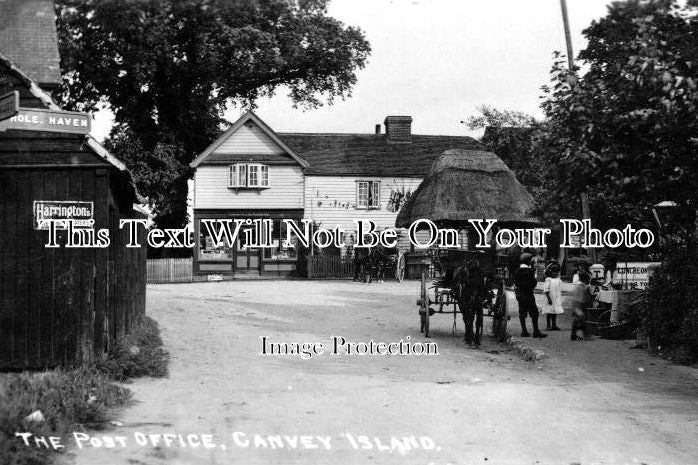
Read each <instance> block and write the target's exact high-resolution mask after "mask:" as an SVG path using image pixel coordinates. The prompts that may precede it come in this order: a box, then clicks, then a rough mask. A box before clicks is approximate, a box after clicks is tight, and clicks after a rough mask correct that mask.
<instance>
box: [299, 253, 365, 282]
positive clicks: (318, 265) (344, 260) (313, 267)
mask: <svg viewBox="0 0 698 465" xmlns="http://www.w3.org/2000/svg"><path fill="white" fill-rule="evenodd" d="M306 259H307V262H308V269H307V271H308V278H309V279H346V278H353V277H354V259H353V258H352V257H350V256H345V257H340V256H339V255H308V256H307V257H306Z"/></svg>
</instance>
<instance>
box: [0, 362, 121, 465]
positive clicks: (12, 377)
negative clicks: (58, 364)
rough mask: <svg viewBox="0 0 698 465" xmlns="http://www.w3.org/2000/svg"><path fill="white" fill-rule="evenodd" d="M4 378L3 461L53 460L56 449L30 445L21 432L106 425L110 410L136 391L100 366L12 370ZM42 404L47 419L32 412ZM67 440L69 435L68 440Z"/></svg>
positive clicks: (31, 464)
mask: <svg viewBox="0 0 698 465" xmlns="http://www.w3.org/2000/svg"><path fill="white" fill-rule="evenodd" d="M2 380H3V382H2V383H0V463H2V464H12V465H25V464H26V465H41V464H45V463H49V462H50V461H51V460H50V459H51V454H52V452H53V451H52V450H49V449H45V448H42V449H39V448H36V447H33V446H32V447H27V446H25V445H24V444H23V442H22V440H21V439H20V438H16V437H15V433H18V432H31V433H33V434H35V435H40V436H49V435H51V436H62V437H64V436H66V435H67V434H70V433H72V431H73V430H75V429H82V428H100V427H102V426H103V424H104V422H106V421H107V419H108V416H107V415H108V410H109V409H111V408H114V407H118V406H121V405H124V404H125V403H126V402H127V400H128V399H129V398H130V395H131V393H130V391H129V390H128V389H125V388H123V387H120V386H117V385H115V384H113V383H112V382H111V380H110V379H109V378H108V376H107V375H105V374H103V373H100V372H98V371H97V370H95V369H94V368H78V369H74V370H62V369H57V370H51V371H46V372H41V373H12V374H8V375H4V378H3V379H2ZM35 410H40V411H41V413H42V414H43V415H44V421H42V422H29V421H27V420H25V417H27V415H29V414H31V413H32V412H34V411H35ZM63 444H65V441H63Z"/></svg>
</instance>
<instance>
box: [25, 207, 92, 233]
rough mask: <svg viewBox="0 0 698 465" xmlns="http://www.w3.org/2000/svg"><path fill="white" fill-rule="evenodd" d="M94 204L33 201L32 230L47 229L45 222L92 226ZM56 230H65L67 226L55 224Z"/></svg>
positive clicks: (47, 225)
mask: <svg viewBox="0 0 698 465" xmlns="http://www.w3.org/2000/svg"><path fill="white" fill-rule="evenodd" d="M93 219H94V204H93V203H92V202H80V201H64V200H35V201H34V229H49V222H47V220H71V221H72V225H73V226H76V227H90V226H92V225H93V224H94V222H93ZM56 229H67V225H65V224H61V223H60V222H59V223H57V224H56Z"/></svg>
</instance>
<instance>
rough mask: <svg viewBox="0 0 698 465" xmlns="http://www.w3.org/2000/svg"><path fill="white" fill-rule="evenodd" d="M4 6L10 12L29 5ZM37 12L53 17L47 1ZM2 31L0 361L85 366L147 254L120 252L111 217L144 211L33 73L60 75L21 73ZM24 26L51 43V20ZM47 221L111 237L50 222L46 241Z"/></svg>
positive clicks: (129, 299)
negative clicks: (104, 240)
mask: <svg viewBox="0 0 698 465" xmlns="http://www.w3.org/2000/svg"><path fill="white" fill-rule="evenodd" d="M1 3H2V2H0V4H1ZM45 3H47V2H35V1H34V2H27V5H30V6H31V5H34V6H36V5H39V6H46V5H44V4H45ZM48 3H51V2H48ZM13 5H14V6H15V7H16V8H14V9H13V8H10V9H9V10H8V11H9V12H10V13H12V14H15V15H20V14H21V13H22V12H25V10H26V12H28V13H27V14H29V13H31V12H32V11H30V10H31V8H30V7H29V6H27V7H26V8H25V6H26V5H19V4H18V2H14V3H13ZM20 7H21V8H20ZM0 9H1V7H0ZM45 10H46V12H47V13H46V14H52V11H53V10H52V7H51V8H48V7H47V8H45ZM42 11H43V10H42ZM0 14H1V12H0ZM35 16H36V15H35ZM15 19H16V20H19V19H21V18H19V19H18V18H15ZM44 23H45V24H46V25H48V27H49V28H50V27H51V24H52V23H51V22H50V21H49V22H42V21H38V20H37V21H35V22H32V21H31V20H28V21H25V22H24V23H22V24H29V25H35V26H36V25H39V26H40V25H41V24H44ZM13 24H14V23H13ZM37 27H38V26H37ZM2 32H3V34H0V120H1V121H0V193H1V194H2V195H0V369H1V370H20V369H27V368H31V369H33V368H46V367H54V366H67V365H77V364H84V363H89V362H91V361H93V360H94V359H96V358H99V357H101V356H103V355H104V354H105V353H106V351H107V350H108V349H109V348H110V347H111V346H113V344H114V343H115V341H116V340H117V339H118V338H119V337H121V336H123V335H124V334H126V333H128V332H129V330H130V329H131V328H132V327H133V326H134V325H135V324H136V323H137V322H138V320H139V319H140V318H141V317H142V316H143V315H144V313H145V281H146V279H145V278H146V275H145V273H146V257H145V252H146V251H145V249H144V248H126V246H125V245H126V238H127V237H126V231H122V230H120V229H119V221H120V220H121V219H124V218H145V215H143V214H141V213H139V212H138V211H136V210H135V209H134V204H135V203H137V202H138V199H139V196H138V193H137V191H136V188H135V186H134V183H133V179H132V177H131V174H130V173H129V171H128V170H127V169H126V167H125V166H124V164H123V163H121V162H120V161H119V160H117V159H116V158H115V157H113V156H112V155H111V154H109V153H108V152H107V151H106V150H105V149H104V148H103V147H102V146H101V145H100V144H99V143H98V142H97V141H96V140H95V139H94V138H92V137H91V136H90V135H89V130H90V122H91V117H90V116H89V115H86V114H82V113H73V112H64V111H62V110H61V108H59V107H58V105H56V103H55V102H54V101H53V100H52V99H51V97H50V95H49V94H48V93H47V92H45V90H44V88H46V87H47V86H45V85H44V84H45V83H44V82H42V84H41V85H39V84H38V83H37V81H36V80H35V79H34V77H33V76H37V79H39V78H44V79H48V80H49V81H51V79H52V78H51V76H54V77H55V76H58V77H60V76H59V74H58V73H40V74H36V73H39V72H40V68H37V69H38V70H39V71H34V72H33V74H32V75H29V74H28V73H27V72H25V71H23V70H22V69H21V66H20V65H19V64H17V63H16V62H15V61H14V59H15V57H20V58H21V54H18V53H17V51H16V50H15V54H14V55H13V60H10V59H9V58H8V57H7V56H6V55H4V54H3V44H5V43H7V42H6V41H5V40H10V39H11V35H8V31H7V29H5V30H3V31H2ZM24 32H25V34H26V35H27V37H34V38H36V37H37V34H38V35H39V36H40V37H44V38H45V37H46V34H49V35H50V34H53V40H54V41H55V23H53V30H52V31H51V30H49V31H48V32H46V31H43V30H36V31H35V30H31V28H30V30H25V31H24ZM53 49H54V50H55V53H57V47H55V46H54V47H53ZM55 58H56V59H54V60H46V63H47V66H49V65H50V66H54V65H55V64H56V63H57V62H58V60H57V57H55ZM32 60H33V58H32ZM30 61H31V60H30ZM29 69H34V68H32V67H31V66H30V67H29ZM39 76H40V77H39ZM47 76H48V77H47ZM52 82H53V84H56V82H55V80H53V81H52ZM47 84H49V85H50V84H51V82H47ZM47 219H54V220H65V219H72V220H76V223H75V224H76V225H77V226H78V229H80V228H81V227H89V225H93V226H94V228H95V229H100V228H108V229H109V233H110V239H111V243H110V245H109V246H108V247H104V248H97V247H90V248H67V247H65V244H66V242H67V240H66V236H67V234H68V231H67V230H66V229H59V230H58V231H57V243H58V244H59V245H60V247H46V244H47V243H48V234H49V231H48V230H47V224H46V222H45V221H43V220H47ZM82 232H85V233H86V230H83V231H82ZM140 239H141V240H143V238H142V237H141V238H140Z"/></svg>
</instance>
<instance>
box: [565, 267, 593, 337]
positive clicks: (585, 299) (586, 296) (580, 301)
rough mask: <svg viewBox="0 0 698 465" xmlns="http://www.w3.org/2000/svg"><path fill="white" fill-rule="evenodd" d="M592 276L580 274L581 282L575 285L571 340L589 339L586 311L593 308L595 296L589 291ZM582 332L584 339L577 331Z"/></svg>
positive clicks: (583, 272)
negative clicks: (590, 307)
mask: <svg viewBox="0 0 698 465" xmlns="http://www.w3.org/2000/svg"><path fill="white" fill-rule="evenodd" d="M590 281H591V275H590V274H589V273H587V272H586V271H582V272H580V273H579V282H578V283H576V284H575V285H574V308H572V334H571V335H570V339H571V340H573V341H581V340H583V339H588V338H589V333H588V332H587V326H586V309H587V308H588V307H589V306H591V303H592V300H593V296H592V295H591V290H590V289H589V282H590ZM580 329H581V330H582V334H583V335H584V337H580V336H578V335H577V331H579V330H580Z"/></svg>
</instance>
